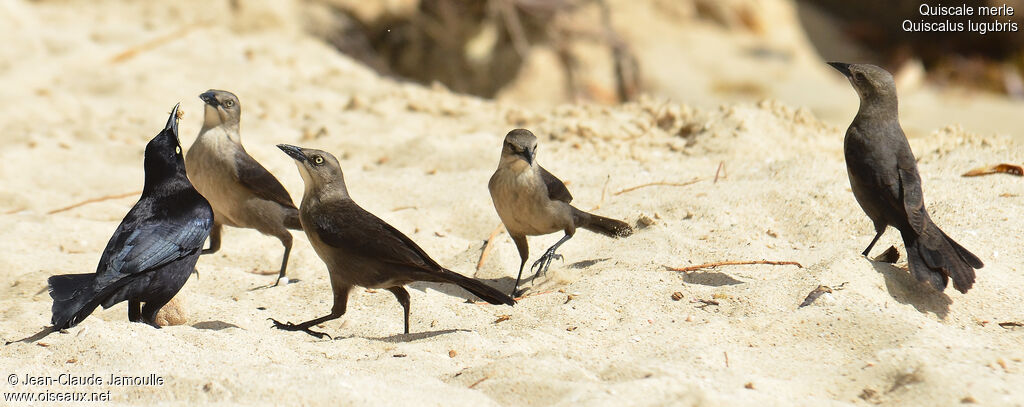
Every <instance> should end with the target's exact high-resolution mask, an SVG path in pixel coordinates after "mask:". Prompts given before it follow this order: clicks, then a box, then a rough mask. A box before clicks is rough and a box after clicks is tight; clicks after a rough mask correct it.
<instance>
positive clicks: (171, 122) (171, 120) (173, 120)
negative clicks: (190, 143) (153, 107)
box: [164, 103, 181, 138]
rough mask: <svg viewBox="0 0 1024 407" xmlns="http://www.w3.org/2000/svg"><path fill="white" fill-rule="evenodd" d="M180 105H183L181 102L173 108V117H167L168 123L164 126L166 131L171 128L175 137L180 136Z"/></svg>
mask: <svg viewBox="0 0 1024 407" xmlns="http://www.w3.org/2000/svg"><path fill="white" fill-rule="evenodd" d="M178 106H181V103H178V104H176V105H174V109H171V117H168V118H167V124H166V125H165V126H164V131H167V130H170V131H171V132H172V133H174V138H178Z"/></svg>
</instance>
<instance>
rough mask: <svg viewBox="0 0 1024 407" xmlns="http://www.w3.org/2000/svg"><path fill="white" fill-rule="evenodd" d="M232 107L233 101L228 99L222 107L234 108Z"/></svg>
mask: <svg viewBox="0 0 1024 407" xmlns="http://www.w3.org/2000/svg"><path fill="white" fill-rule="evenodd" d="M234 105H235V101H234V100H231V99H228V100H225V101H224V106H227V107H231V106H234Z"/></svg>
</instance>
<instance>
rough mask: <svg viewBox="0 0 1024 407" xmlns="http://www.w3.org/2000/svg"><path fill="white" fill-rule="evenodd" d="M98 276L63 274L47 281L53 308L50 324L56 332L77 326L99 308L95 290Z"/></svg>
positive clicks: (91, 274)
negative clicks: (94, 285) (94, 282)
mask: <svg viewBox="0 0 1024 407" xmlns="http://www.w3.org/2000/svg"><path fill="white" fill-rule="evenodd" d="M95 278H96V275H95V274H93V273H88V274H63V275H57V276H52V277H50V278H49V280H47V284H48V285H49V291H50V297H51V298H53V307H52V308H51V309H50V311H51V312H52V313H53V318H51V319H50V323H51V324H52V325H53V329H54V330H60V329H67V328H70V327H73V326H75V325H77V324H78V323H79V322H81V321H82V320H83V319H85V317H87V316H89V314H91V313H92V312H93V310H95V309H96V307H97V306H99V301H97V300H96V293H95V292H94V291H95V290H94V288H93V280H94V279H95Z"/></svg>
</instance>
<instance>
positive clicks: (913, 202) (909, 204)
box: [899, 150, 928, 235]
mask: <svg viewBox="0 0 1024 407" xmlns="http://www.w3.org/2000/svg"><path fill="white" fill-rule="evenodd" d="M908 151H909V150H908ZM899 179H900V191H901V192H902V195H903V209H904V210H905V211H906V212H907V222H908V223H910V227H912V228H914V231H915V232H917V233H918V234H919V235H920V234H923V233H924V229H925V226H926V224H927V223H928V211H927V210H926V209H925V207H924V193H923V192H922V191H921V175H920V174H918V172H917V163H916V162H915V161H914V157H913V155H912V154H911V155H910V157H907V158H904V157H903V156H902V155H901V157H900V158H899Z"/></svg>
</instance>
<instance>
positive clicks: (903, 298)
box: [867, 259, 953, 320]
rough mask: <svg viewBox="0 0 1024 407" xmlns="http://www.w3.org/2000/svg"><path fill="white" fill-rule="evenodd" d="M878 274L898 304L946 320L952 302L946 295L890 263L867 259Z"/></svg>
mask: <svg viewBox="0 0 1024 407" xmlns="http://www.w3.org/2000/svg"><path fill="white" fill-rule="evenodd" d="M867 260H868V261H870V262H871V265H872V266H873V267H874V268H875V271H877V272H878V273H879V274H881V275H882V277H883V278H885V289H886V290H887V291H889V295H890V296H892V298H893V299H895V300H896V301H897V302H899V303H900V304H910V305H912V306H913V307H914V308H915V309H917V311H918V312H921V313H923V314H927V313H929V312H931V313H933V314H935V315H936V316H937V317H939V319H943V320H944V319H946V315H949V306H950V305H951V304H953V300H951V299H950V298H949V296H948V295H946V293H943V292H941V291H937V290H935V288H933V287H932V286H931V285H928V284H924V283H921V282H919V281H917V279H915V278H914V277H913V276H911V275H910V273H909V272H908V271H906V270H903V269H901V268H899V267H896V266H894V265H892V264H890V263H886V262H881V261H874V260H871V259H867Z"/></svg>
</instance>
